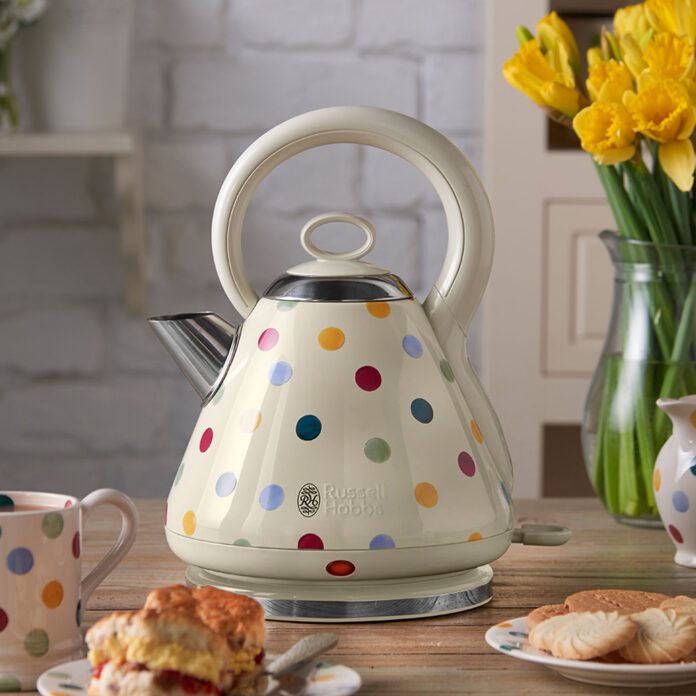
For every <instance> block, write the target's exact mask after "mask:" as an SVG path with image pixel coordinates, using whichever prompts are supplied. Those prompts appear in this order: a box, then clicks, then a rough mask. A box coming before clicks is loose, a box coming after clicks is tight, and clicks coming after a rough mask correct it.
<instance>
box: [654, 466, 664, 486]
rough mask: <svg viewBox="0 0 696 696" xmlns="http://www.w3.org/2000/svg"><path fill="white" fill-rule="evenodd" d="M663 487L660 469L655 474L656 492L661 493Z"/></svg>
mask: <svg viewBox="0 0 696 696" xmlns="http://www.w3.org/2000/svg"><path fill="white" fill-rule="evenodd" d="M661 485H662V475H661V474H660V470H659V469H655V472H654V473H653V488H654V489H655V491H659V490H660V486H661Z"/></svg>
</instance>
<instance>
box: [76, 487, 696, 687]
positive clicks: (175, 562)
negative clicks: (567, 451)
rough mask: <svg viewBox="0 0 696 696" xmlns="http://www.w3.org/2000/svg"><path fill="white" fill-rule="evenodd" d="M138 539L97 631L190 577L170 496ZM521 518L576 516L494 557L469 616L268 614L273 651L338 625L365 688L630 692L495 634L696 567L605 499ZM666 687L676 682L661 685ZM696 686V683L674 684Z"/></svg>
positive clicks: (96, 541)
mask: <svg viewBox="0 0 696 696" xmlns="http://www.w3.org/2000/svg"><path fill="white" fill-rule="evenodd" d="M138 508H139V510H140V513H141V520H140V529H139V533H138V539H137V541H136V543H135V545H134V547H133V548H132V549H131V551H130V553H129V554H128V556H127V557H126V558H125V560H124V561H123V562H122V563H121V564H120V565H119V566H118V568H117V569H116V570H115V571H114V572H113V573H112V574H111V575H110V576H109V577H108V578H107V579H106V580H105V581H104V582H103V583H102V585H101V586H100V587H99V588H97V590H96V591H95V593H94V595H93V596H92V597H91V599H90V600H89V602H88V605H87V607H86V612H85V621H84V625H85V627H88V626H90V625H91V624H93V623H94V622H95V621H96V620H97V619H98V618H100V617H101V616H103V615H104V614H106V613H109V612H111V611H113V610H115V609H133V608H137V607H139V606H141V605H142V603H143V601H144V600H145V596H146V595H147V593H148V592H149V590H150V589H152V588H153V587H158V586H163V585H170V584H174V583H177V582H183V578H184V567H185V565H184V563H183V562H182V561H180V560H179V559H178V558H177V557H176V556H174V554H173V553H172V552H171V551H170V550H169V547H168V546H167V543H166V541H165V539H164V532H163V527H162V524H163V519H164V501H160V500H156V501H154V500H147V501H139V502H138ZM515 512H516V515H517V523H518V524H519V523H521V522H523V521H527V522H532V521H543V522H555V523H559V524H564V525H566V526H568V527H570V528H571V530H572V531H573V536H572V538H571V540H570V541H569V542H568V543H567V544H566V545H565V546H562V547H556V548H542V547H533V546H522V545H520V544H515V545H513V546H511V547H510V549H509V550H508V552H507V553H506V554H505V555H504V556H503V557H502V558H500V559H499V560H497V561H496V562H495V563H493V564H492V566H493V569H494V571H495V576H494V578H493V599H492V601H491V602H489V603H488V604H487V605H485V606H483V607H480V608H478V609H474V610H471V611H465V612H461V613H458V614H450V615H448V616H441V617H436V618H430V619H412V620H407V621H390V622H375V623H360V624H328V625H327V624H309V623H286V622H279V621H268V622H267V624H266V625H267V630H268V638H267V642H266V649H267V650H268V651H269V652H282V651H283V650H285V649H286V648H288V647H289V646H290V645H291V644H292V643H294V642H295V641H296V640H298V639H299V638H301V637H302V636H304V635H307V634H309V633H313V632H316V631H321V630H330V631H333V632H335V633H337V634H338V635H339V644H338V647H337V648H335V649H334V650H333V651H332V652H331V653H329V655H328V658H327V659H330V660H331V661H333V662H338V663H340V664H344V665H347V666H349V667H352V668H353V669H355V670H357V671H358V672H359V673H360V675H361V676H362V680H363V688H362V689H361V691H360V693H361V694H365V695H368V694H374V695H377V694H379V695H380V696H382V695H383V694H435V693H437V694H533V695H535V696H537V695H540V694H580V693H582V694H602V693H624V694H625V693H627V691H626V690H621V689H611V688H607V687H601V686H591V685H588V684H581V683H579V682H575V681H569V680H566V679H565V678H563V677H560V676H558V675H556V674H555V673H554V672H552V671H551V670H549V669H547V668H545V667H543V666H541V665H536V664H532V663H528V662H524V661H522V660H517V659H513V658H511V657H508V656H506V655H503V654H501V653H498V652H496V651H494V650H493V649H491V648H489V647H488V645H487V644H486V642H485V640H484V634H485V632H486V630H487V629H488V628H489V627H490V626H492V625H493V624H497V623H500V622H502V621H505V620H507V619H511V618H515V617H518V616H523V615H525V614H526V613H528V612H529V610H530V609H532V608H533V607H536V606H539V605H541V604H552V603H560V602H563V600H564V598H565V597H566V595H568V594H570V593H572V592H577V591H579V590H584V589H593V588H625V589H640V590H648V591H654V592H663V593H665V594H671V595H676V594H688V595H692V596H694V595H696V570H690V569H688V568H683V567H681V566H677V565H675V564H674V563H673V561H672V556H673V554H674V547H673V546H672V543H671V542H670V540H669V538H668V536H667V534H666V532H664V531H663V530H652V529H639V528H634V527H628V526H624V525H620V524H617V523H616V522H614V521H613V520H612V519H611V518H610V517H609V515H607V513H606V512H604V510H603V508H602V507H601V505H600V503H599V502H598V501H597V500H595V499H589V498H587V499H586V498H576V499H544V500H521V501H517V502H516V504H515ZM116 528H117V517H116V513H115V512H113V511H111V510H109V509H108V508H106V507H105V508H101V509H100V510H98V511H96V512H95V513H94V515H93V517H91V518H90V520H89V521H88V523H87V527H86V530H85V535H84V544H83V549H84V551H83V559H84V570H88V569H89V568H91V567H92V566H93V565H94V564H95V563H96V562H97V561H98V560H99V558H100V557H101V556H102V555H103V553H104V550H105V549H106V548H107V546H108V545H109V544H110V543H111V542H112V541H113V539H114V538H115V530H116ZM659 691H661V692H662V693H666V691H665V690H664V689H662V690H659ZM667 692H668V693H670V694H675V695H676V694H687V693H690V694H693V693H694V687H693V685H692V686H685V687H670V688H669V689H668V690H667Z"/></svg>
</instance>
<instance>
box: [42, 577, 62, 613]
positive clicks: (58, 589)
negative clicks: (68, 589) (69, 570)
mask: <svg viewBox="0 0 696 696" xmlns="http://www.w3.org/2000/svg"><path fill="white" fill-rule="evenodd" d="M41 601H42V602H43V603H44V604H45V605H46V606H47V607H48V608H49V609H55V608H56V607H59V606H60V603H61V602H62V601H63V586H62V585H61V584H60V583H59V582H58V580H51V582H48V583H46V585H45V587H44V588H43V592H41Z"/></svg>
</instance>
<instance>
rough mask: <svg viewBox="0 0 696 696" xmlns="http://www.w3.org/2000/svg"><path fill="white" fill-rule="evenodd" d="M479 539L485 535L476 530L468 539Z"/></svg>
mask: <svg viewBox="0 0 696 696" xmlns="http://www.w3.org/2000/svg"><path fill="white" fill-rule="evenodd" d="M479 539H483V537H482V536H481V535H480V534H479V533H478V532H474V533H473V534H470V535H469V538H468V539H467V541H478V540H479Z"/></svg>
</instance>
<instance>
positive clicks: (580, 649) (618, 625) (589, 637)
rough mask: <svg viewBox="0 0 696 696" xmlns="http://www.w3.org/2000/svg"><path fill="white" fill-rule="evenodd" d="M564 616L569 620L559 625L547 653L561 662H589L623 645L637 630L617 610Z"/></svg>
mask: <svg viewBox="0 0 696 696" xmlns="http://www.w3.org/2000/svg"><path fill="white" fill-rule="evenodd" d="M568 616H573V619H572V620H571V621H567V622H564V623H563V624H562V625H559V627H558V628H557V629H556V630H555V631H554V632H553V636H552V638H551V640H550V641H549V646H550V648H551V654H552V655H553V656H554V657H558V658H561V659H563V660H591V659H593V658H595V657H600V656H602V655H607V654H608V653H610V652H613V651H614V650H617V649H618V648H620V647H622V646H624V645H626V643H628V641H630V640H631V639H632V638H633V636H634V635H635V634H636V633H637V631H638V627H637V626H636V624H634V623H633V621H631V619H630V618H629V617H628V616H625V615H622V614H619V612H618V611H613V612H611V613H607V612H604V611H595V612H583V613H579V614H575V615H573V614H568ZM542 625H543V624H542Z"/></svg>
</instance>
